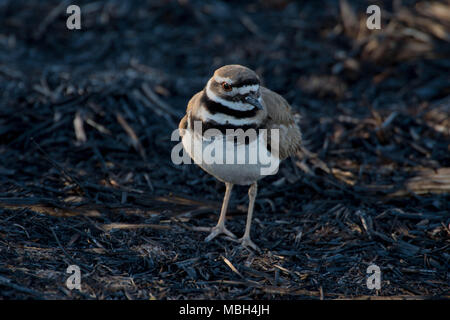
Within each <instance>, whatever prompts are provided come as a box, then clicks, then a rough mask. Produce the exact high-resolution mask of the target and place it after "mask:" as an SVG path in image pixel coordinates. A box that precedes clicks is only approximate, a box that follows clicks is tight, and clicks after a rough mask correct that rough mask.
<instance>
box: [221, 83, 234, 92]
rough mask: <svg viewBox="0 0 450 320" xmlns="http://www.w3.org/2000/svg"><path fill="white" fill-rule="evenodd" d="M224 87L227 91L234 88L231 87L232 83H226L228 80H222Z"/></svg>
mask: <svg viewBox="0 0 450 320" xmlns="http://www.w3.org/2000/svg"><path fill="white" fill-rule="evenodd" d="M222 88H223V90H225V91H231V89H233V88H232V87H231V84H229V83H226V82H222Z"/></svg>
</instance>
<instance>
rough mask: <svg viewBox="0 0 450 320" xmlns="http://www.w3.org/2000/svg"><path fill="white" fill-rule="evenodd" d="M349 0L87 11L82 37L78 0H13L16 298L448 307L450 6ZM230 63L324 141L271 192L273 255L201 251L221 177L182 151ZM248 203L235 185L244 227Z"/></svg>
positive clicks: (9, 214) (267, 245)
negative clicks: (411, 301)
mask: <svg viewBox="0 0 450 320" xmlns="http://www.w3.org/2000/svg"><path fill="white" fill-rule="evenodd" d="M348 3H349V5H346V4H348ZM348 3H347V2H341V4H339V2H338V1H331V0H330V1H308V2H306V1H302V2H298V3H296V2H293V1H287V0H278V1H275V0H272V1H269V0H265V1H257V2H245V1H209V2H208V3H207V4H206V2H201V1H196V0H179V1H146V2H144V1H135V2H133V1H98V2H91V3H89V2H87V1H80V2H79V3H78V4H79V5H80V7H81V11H82V21H81V23H82V30H80V31H69V30H67V29H66V27H65V24H66V18H67V15H66V14H65V8H66V7H67V5H68V4H69V2H67V1H66V2H62V4H60V2H58V1H45V2H44V1H16V0H9V1H8V0H6V1H2V2H0V97H1V99H0V214H1V219H0V298H3V299H26V298H58V299H72V298H76V299H78V298H81V299H184V298H195V299H210V298H216V299H233V298H238V299H241V298H250V299H256V298H257V299H300V298H312V299H319V298H321V297H323V298H325V299H335V298H337V299H339V298H362V299H366V298H374V297H376V296H382V297H389V298H429V297H437V298H444V297H446V298H448V297H449V295H450V294H449V282H450V281H449V280H450V277H449V262H450V250H449V249H450V241H449V233H450V231H449V223H450V214H449V211H450V195H449V193H450V119H449V118H450V117H449V115H450V96H449V95H450V77H449V74H450V32H449V30H450V3H449V2H448V1H440V2H439V1H436V2H429V1H425V0H423V1H409V0H404V1H394V2H391V1H373V2H372V1H371V2H368V1H367V2H366V1H349V2H348ZM374 3H376V4H379V5H380V6H381V7H382V30H378V31H377V30H373V31H371V30H368V29H367V28H366V27H365V19H366V17H367V15H366V14H365V10H366V8H367V6H368V5H369V4H374ZM230 63H239V64H243V65H246V66H248V67H250V68H253V69H255V70H256V71H257V72H258V73H259V74H260V75H261V77H262V78H263V80H264V83H265V85H266V86H267V87H269V88H271V89H272V90H275V91H277V92H278V93H280V94H282V95H283V96H284V97H285V98H286V99H287V100H288V101H289V102H290V103H291V104H292V107H293V109H294V110H295V112H296V113H299V114H301V115H302V118H301V120H300V122H299V123H300V126H301V128H302V130H303V133H304V137H305V147H306V148H307V150H309V152H308V151H307V150H306V149H305V151H304V152H303V153H302V154H299V157H296V158H292V159H288V160H287V161H285V162H284V163H283V165H282V167H281V169H280V172H279V173H278V175H276V176H272V177H267V178H265V179H263V180H262V181H261V183H260V187H259V190H260V193H259V196H258V198H257V204H256V213H255V219H254V223H253V229H252V237H253V240H254V241H255V242H256V243H257V244H258V245H259V246H260V247H261V248H262V253H261V254H258V253H252V252H249V251H247V250H241V249H240V248H239V247H238V246H236V244H235V243H234V242H230V241H229V240H227V239H225V238H221V237H219V238H218V239H215V240H214V241H213V242H212V243H210V244H208V245H206V244H205V243H204V242H203V239H204V237H206V235H207V233H205V232H200V231H196V230H197V228H198V227H205V226H210V227H211V226H214V225H215V223H216V222H217V218H218V210H219V207H220V204H221V201H222V197H223V193H224V185H223V184H221V183H219V182H217V181H216V180H215V179H214V178H212V177H211V176H209V175H207V174H205V173H204V172H203V171H202V170H200V169H199V168H198V167H196V166H193V165H192V166H188V165H186V166H176V165H174V164H173V163H172V162H171V158H170V152H171V148H172V147H173V146H174V145H175V144H176V142H172V141H170V134H171V133H172V131H173V130H174V129H175V128H176V126H177V123H178V121H179V119H180V118H181V116H182V114H183V111H184V109H185V107H186V104H187V101H188V100H189V98H190V97H191V96H192V95H193V94H194V93H195V92H197V91H199V90H201V89H202V87H203V85H204V84H205V83H206V80H207V79H208V78H209V77H210V76H211V74H212V72H213V71H214V70H215V69H216V68H217V67H219V66H222V65H224V64H230ZM246 206H247V192H246V189H245V188H236V189H235V192H234V194H233V196H232V203H231V206H230V214H229V215H230V218H229V220H228V226H229V228H230V229H231V231H233V232H234V233H236V234H238V235H242V233H243V231H244V225H245V217H246ZM372 263H375V264H377V265H378V266H379V267H380V268H381V272H382V284H381V290H378V291H371V290H369V289H367V287H366V284H365V283H366V268H367V267H368V266H369V265H370V264H372ZM71 264H76V265H78V266H80V267H81V272H82V291H81V292H78V291H77V290H73V291H70V290H68V289H67V288H66V286H65V280H66V279H67V277H68V274H66V268H67V266H68V265H71Z"/></svg>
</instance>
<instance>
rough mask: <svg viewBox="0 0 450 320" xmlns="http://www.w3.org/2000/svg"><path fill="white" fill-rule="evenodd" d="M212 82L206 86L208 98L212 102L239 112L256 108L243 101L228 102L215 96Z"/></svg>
mask: <svg viewBox="0 0 450 320" xmlns="http://www.w3.org/2000/svg"><path fill="white" fill-rule="evenodd" d="M210 83H211V82H210V81H208V84H207V85H206V95H207V96H208V98H210V99H211V100H212V101H214V102H217V103H220V104H221V105H223V106H225V107H228V108H230V109H233V110H237V111H249V110H252V109H254V108H255V106H253V105H251V104H249V103H244V102H241V101H228V100H225V99H222V98H220V97H218V96H216V95H215V94H214V92H212V91H211V88H210Z"/></svg>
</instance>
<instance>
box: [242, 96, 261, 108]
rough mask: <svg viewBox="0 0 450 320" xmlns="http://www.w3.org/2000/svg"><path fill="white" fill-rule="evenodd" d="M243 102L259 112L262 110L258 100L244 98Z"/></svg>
mask: <svg viewBox="0 0 450 320" xmlns="http://www.w3.org/2000/svg"><path fill="white" fill-rule="evenodd" d="M245 102H247V103H249V104H251V105H252V106H255V107H256V108H258V109H259V110H262V109H264V108H263V106H262V104H261V103H260V102H259V101H258V99H256V98H254V97H251V96H246V97H245Z"/></svg>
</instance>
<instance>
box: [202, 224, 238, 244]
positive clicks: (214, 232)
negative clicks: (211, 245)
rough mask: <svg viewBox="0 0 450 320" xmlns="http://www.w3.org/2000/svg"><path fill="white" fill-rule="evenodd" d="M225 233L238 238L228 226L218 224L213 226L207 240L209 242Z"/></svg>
mask: <svg viewBox="0 0 450 320" xmlns="http://www.w3.org/2000/svg"><path fill="white" fill-rule="evenodd" d="M222 233H223V234H225V235H227V236H229V237H230V238H232V239H236V238H237V237H236V236H235V235H234V234H233V233H232V232H231V231H230V230H228V229H227V228H225V226H224V225H217V226H215V227H213V228H211V233H210V234H209V235H208V236H207V237H206V238H205V242H209V241H211V240H212V239H214V238H215V237H217V236H218V235H219V234H222Z"/></svg>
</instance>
